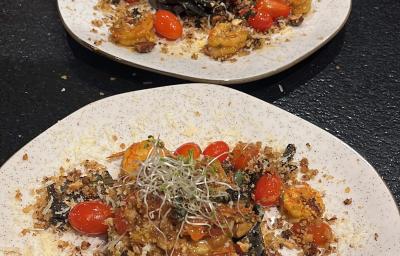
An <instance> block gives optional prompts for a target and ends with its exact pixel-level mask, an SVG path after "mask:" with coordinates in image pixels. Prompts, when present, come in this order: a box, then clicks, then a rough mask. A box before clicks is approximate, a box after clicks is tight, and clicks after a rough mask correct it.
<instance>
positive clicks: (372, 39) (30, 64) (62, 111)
mask: <svg viewBox="0 0 400 256" xmlns="http://www.w3.org/2000/svg"><path fill="white" fill-rule="evenodd" d="M322 1H323V0H322ZM399 13H400V5H399V2H398V0H380V1H375V0H355V1H354V3H353V10H352V14H351V16H350V19H349V21H348V23H347V25H346V26H345V28H344V29H343V30H342V31H341V32H340V33H339V34H338V35H337V36H336V37H335V38H334V39H333V40H332V41H331V42H330V43H329V44H327V45H326V46H325V47H323V48H322V49H321V50H319V51H318V52H317V53H315V54H313V55H312V56H311V57H310V58H308V59H307V60H305V61H303V62H301V63H300V64H298V65H296V66H295V67H293V68H291V69H290V70H288V71H286V72H284V73H281V74H279V75H276V76H274V77H271V78H268V79H263V80H260V81H257V82H253V83H249V84H243V85H235V86H232V87H234V88H236V89H239V90H241V91H243V92H245V93H248V94H251V95H254V96H255V97H258V98H260V99H263V100H265V101H267V102H270V103H272V104H274V105H277V106H279V107H281V108H283V109H285V110H287V111H289V112H291V113H294V114H296V115H298V116H300V117H302V118H304V119H306V120H308V121H310V122H312V123H314V124H316V125H318V126H320V127H322V128H324V129H326V130H327V131H329V132H330V133H332V134H334V135H335V136H337V137H339V138H340V139H342V140H343V141H345V142H346V143H348V144H349V145H350V146H352V147H353V148H354V149H355V150H357V151H358V152H359V153H360V154H361V155H362V156H364V157H365V158H366V159H367V160H368V161H369V162H370V163H371V164H372V165H373V166H374V167H375V168H376V170H377V171H378V172H379V174H380V175H381V176H382V177H383V179H384V180H385V182H386V183H387V184H388V186H389V188H390V190H391V191H392V193H393V194H394V195H395V198H396V200H397V204H398V205H399V204H400V61H399V60H400V32H399V31H400V20H399V18H398V15H399ZM0 24H1V27H0V32H1V33H0V34H1V36H0V77H1V78H0V95H1V100H0V113H1V115H0V142H1V143H0V165H2V164H3V163H4V162H5V161H6V160H7V159H8V158H9V157H10V156H11V155H12V154H13V153H14V152H15V151H17V150H18V149H19V148H21V147H22V146H23V145H24V144H26V143H27V142H29V141H30V140H31V139H33V138H34V137H36V136H37V135H39V134H40V133H41V132H43V131H44V130H46V129H47V128H48V127H50V126H51V125H53V124H54V123H55V122H57V120H60V119H62V118H64V117H65V116H67V115H68V114H70V113H72V112H73V111H75V110H77V109H79V108H81V107H82V106H84V105H86V104H88V103H90V102H93V101H95V100H98V99H101V98H104V97H107V96H110V95H114V94H117V93H122V92H127V91H133V90H139V89H143V88H151V87H158V86H163V85H170V84H177V83H184V82H186V81H184V80H179V79H175V78H170V77H166V76H162V75H157V74H153V73H150V72H146V71H142V70H138V69H134V68H131V67H128V66H124V65H122V64H118V63H115V62H112V61H110V60H108V59H105V58H103V57H100V56H98V55H95V54H93V53H92V52H90V51H88V50H86V49H84V48H83V47H81V46H80V45H79V44H77V43H76V42H75V41H74V40H73V39H71V38H70V37H69V36H68V35H67V34H66V32H65V30H64V29H63V27H62V24H61V21H60V18H59V17H58V12H57V4H56V1H55V0H53V1H27V0H2V1H1V2H0ZM63 76H66V78H67V79H62V77H63ZM110 77H114V78H116V79H115V80H112V79H110ZM278 85H281V86H282V87H283V88H284V92H283V93H281V92H280V90H279V86H278ZM349 171H351V170H349Z"/></svg>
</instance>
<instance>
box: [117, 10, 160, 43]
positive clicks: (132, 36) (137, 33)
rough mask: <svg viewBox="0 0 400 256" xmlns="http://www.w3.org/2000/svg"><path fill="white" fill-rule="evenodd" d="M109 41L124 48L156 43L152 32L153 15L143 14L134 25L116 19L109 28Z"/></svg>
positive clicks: (122, 19)
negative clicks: (138, 44)
mask: <svg viewBox="0 0 400 256" xmlns="http://www.w3.org/2000/svg"><path fill="white" fill-rule="evenodd" d="M110 32H111V40H112V41H113V42H115V43H118V44H121V45H124V46H135V45H136V44H137V43H144V42H151V43H154V42H155V41H156V35H155V33H154V30H153V14H151V13H145V14H143V16H142V18H141V19H139V20H138V21H137V22H136V23H134V24H131V23H130V22H128V21H127V20H125V18H121V19H118V20H117V21H116V22H115V23H114V24H113V26H112V27H111V28H110Z"/></svg>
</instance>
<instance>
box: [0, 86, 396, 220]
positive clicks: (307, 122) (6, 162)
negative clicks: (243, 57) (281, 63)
mask: <svg viewBox="0 0 400 256" xmlns="http://www.w3.org/2000/svg"><path fill="white" fill-rule="evenodd" d="M188 86H206V87H211V88H218V89H223V90H227V91H233V92H234V93H237V94H239V95H241V96H244V97H248V98H251V99H253V100H256V101H257V102H259V103H261V104H265V105H267V106H268V107H270V108H272V109H274V110H275V111H280V112H284V113H285V114H286V115H289V116H290V117H291V118H295V119H297V120H301V121H303V122H305V123H306V124H307V125H309V126H311V127H312V128H313V129H317V130H318V131H320V132H321V133H322V134H323V135H325V136H328V137H330V138H331V139H333V140H335V141H336V142H338V143H340V144H341V145H343V146H344V147H346V148H347V149H349V150H350V151H351V152H353V153H355V154H356V155H357V157H358V158H360V160H361V161H362V162H364V163H365V164H366V165H367V166H368V168H369V169H372V170H373V174H374V176H375V178H377V179H378V180H380V182H382V183H383V185H384V188H385V190H386V192H387V193H389V195H390V197H391V204H393V205H394V207H395V208H396V209H397V213H398V215H399V216H398V217H399V219H400V206H399V205H398V204H397V202H396V199H395V197H394V195H393V193H392V191H391V190H390V189H389V187H388V185H387V184H386V182H385V181H384V179H383V178H382V177H381V176H380V175H379V173H378V171H377V170H376V169H375V168H374V166H373V165H372V164H370V163H369V162H368V161H367V160H366V159H365V158H364V157H363V156H362V155H361V154H360V153H358V152H357V151H356V150H355V149H354V148H352V147H351V146H350V145H348V144H347V143H346V142H344V141H343V140H341V139H339V138H338V137H336V136H335V135H333V134H331V133H330V132H328V131H326V130H325V129H322V128H320V127H319V126H317V125H315V124H314V123H312V122H310V121H308V120H306V119H304V118H301V117H299V116H296V115H295V114H292V113H290V112H289V111H286V110H284V109H282V108H280V107H278V106H275V105H274V104H271V103H269V102H266V101H263V100H261V99H259V98H257V97H255V96H252V95H249V94H246V93H244V92H241V91H239V90H238V89H235V88H230V87H226V86H222V85H217V84H208V83H183V84H173V85H168V86H162V87H155V88H147V89H142V90H137V91H129V92H124V93H119V94H115V95H112V96H108V97H105V98H102V99H99V100H96V101H93V102H90V103H88V104H86V105H84V106H82V107H80V108H79V109H77V110H75V111H73V112H72V113H70V114H68V115H67V116H65V117H64V118H62V119H60V120H58V121H57V122H56V123H54V124H53V125H51V126H50V127H48V128H47V129H45V130H44V131H42V132H41V133H40V134H38V135H37V136H35V137H34V138H33V139H31V140H30V141H29V142H27V143H26V144H24V145H23V146H22V147H20V148H19V149H18V150H17V151H16V152H15V153H13V154H12V155H11V156H10V157H9V158H8V159H7V160H6V161H5V162H4V163H3V164H2V165H1V166H0V174H1V173H2V172H3V171H5V170H4V167H5V166H7V165H8V163H9V162H10V161H11V160H12V159H14V158H15V157H16V155H18V154H20V153H21V152H23V150H24V149H25V148H26V147H27V146H28V145H30V144H32V143H33V142H34V141H35V140H37V138H39V137H41V136H44V135H45V134H47V133H48V131H50V130H51V129H53V127H55V126H58V125H61V123H62V122H64V121H65V120H66V119H68V118H69V117H70V116H72V115H74V114H75V113H77V112H80V111H83V110H84V109H89V108H90V107H92V106H93V105H95V104H97V103H99V102H102V101H107V100H112V99H113V98H118V97H120V96H122V95H128V94H135V93H137V92H145V91H152V90H159V89H168V88H174V87H188Z"/></svg>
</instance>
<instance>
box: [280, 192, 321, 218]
mask: <svg viewBox="0 0 400 256" xmlns="http://www.w3.org/2000/svg"><path fill="white" fill-rule="evenodd" d="M283 208H284V210H285V211H286V212H287V213H288V214H289V215H290V216H291V217H292V218H294V219H309V218H314V217H320V216H321V215H322V213H323V212H324V210H325V205H324V202H323V201H322V196H321V194H320V193H319V192H318V191H317V190H315V189H313V188H311V187H310V186H309V185H308V184H301V185H294V186H291V187H289V188H287V189H285V190H284V192H283Z"/></svg>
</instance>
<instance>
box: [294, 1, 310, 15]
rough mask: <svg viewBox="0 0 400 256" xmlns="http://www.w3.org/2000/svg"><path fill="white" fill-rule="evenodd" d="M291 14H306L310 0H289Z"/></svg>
mask: <svg viewBox="0 0 400 256" xmlns="http://www.w3.org/2000/svg"><path fill="white" fill-rule="evenodd" d="M289 3H290V5H291V6H292V14H294V15H298V14H307V13H308V12H309V11H310V10H311V0H289Z"/></svg>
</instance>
